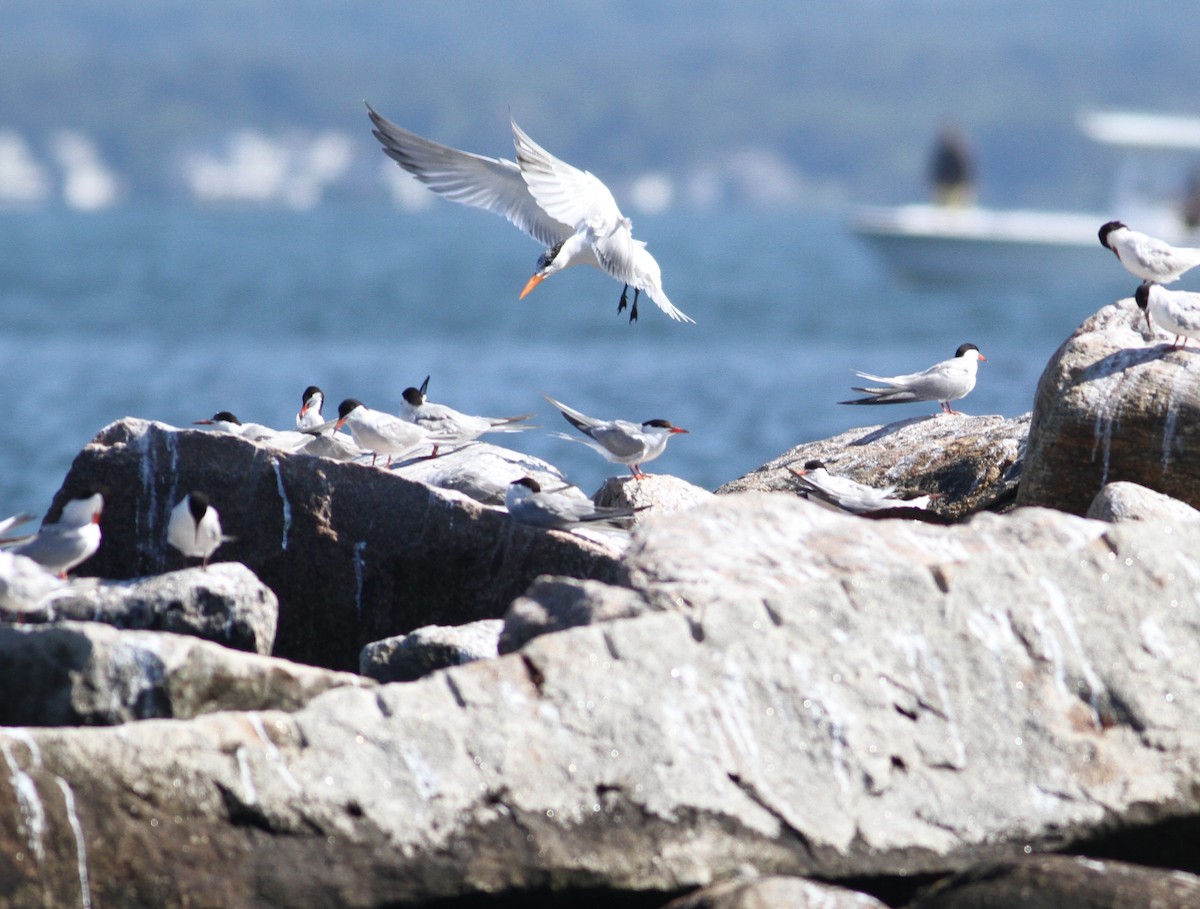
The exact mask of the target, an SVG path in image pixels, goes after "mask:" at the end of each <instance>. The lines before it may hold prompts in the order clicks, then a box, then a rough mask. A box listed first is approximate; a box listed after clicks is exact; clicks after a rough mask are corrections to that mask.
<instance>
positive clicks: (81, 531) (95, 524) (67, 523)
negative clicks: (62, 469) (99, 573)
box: [11, 492, 104, 578]
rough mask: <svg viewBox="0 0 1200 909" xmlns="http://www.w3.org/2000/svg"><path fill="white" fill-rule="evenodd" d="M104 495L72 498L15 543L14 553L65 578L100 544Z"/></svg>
mask: <svg viewBox="0 0 1200 909" xmlns="http://www.w3.org/2000/svg"><path fill="white" fill-rule="evenodd" d="M103 511H104V496H103V495H101V494H100V493H98V492H97V493H95V494H93V495H90V496H84V497H82V498H78V499H72V500H71V501H69V502H67V504H66V505H64V506H63V510H62V515H61V516H60V517H59V519H58V520H57V521H56V522H55V523H53V524H45V525H43V526H42V528H41V530H39V531H38V532H37V534H36V535H34V536H33V537H32V538H31V539H30V540H29V541H28V542H25V543H22V544H21V545H19V546H14V547H13V548H12V550H11V552H12V553H13V554H14V555H23V556H25V557H27V558H30V559H33V561H35V562H37V563H38V564H39V565H41V566H42V567H44V568H46V569H47V570H49V571H51V572H53V573H54V574H57V575H58V576H59V577H60V578H65V577H66V576H67V572H68V571H70V570H71V569H72V568H74V567H75V566H76V565H79V564H80V563H82V562H86V561H87V560H88V559H90V558H91V557H92V555H93V554H94V553H95V552H96V550H97V549H99V548H100V514H101V512H103Z"/></svg>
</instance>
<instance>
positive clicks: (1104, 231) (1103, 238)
mask: <svg viewBox="0 0 1200 909" xmlns="http://www.w3.org/2000/svg"><path fill="white" fill-rule="evenodd" d="M1124 226H1125V225H1124V224H1122V223H1121V222H1120V221H1106V222H1105V223H1104V224H1102V225H1100V245H1101V246H1104V247H1107V248H1108V249H1112V247H1111V246H1109V245H1108V235H1109V234H1111V233H1112V232H1113V231H1114V230H1119V229H1121V228H1122V227H1124Z"/></svg>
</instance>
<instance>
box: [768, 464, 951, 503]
mask: <svg viewBox="0 0 1200 909" xmlns="http://www.w3.org/2000/svg"><path fill="white" fill-rule="evenodd" d="M788 470H790V471H791V472H792V474H793V475H795V477H796V478H797V479H798V480H799V481H800V486H801V488H802V489H803V490H804V491H805V492H807V493H809V495H810V498H812V499H814V500H816V501H817V502H818V503H819V504H821V505H826V506H828V507H831V508H833V509H834V510H835V511H848V512H850V513H851V514H866V513H868V512H872V511H882V510H884V509H890V508H920V509H924V508H928V507H929V502H930V498H931V497H930V496H927V495H923V496H917V497H915V498H912V499H902V498H900V497H898V496H897V495H896V487H895V486H886V487H883V488H876V487H874V486H867V485H866V484H864V483H859V482H858V481H857V480H852V479H850V478H849V477H838V476H834V475H833V474H831V473H830V472H829V469H828V468H827V467H826V466H825V462H824V461H820V460H812V461H806V462H805V463H804V468H803V469H802V470H797V469H796V468H794V467H789V468H788Z"/></svg>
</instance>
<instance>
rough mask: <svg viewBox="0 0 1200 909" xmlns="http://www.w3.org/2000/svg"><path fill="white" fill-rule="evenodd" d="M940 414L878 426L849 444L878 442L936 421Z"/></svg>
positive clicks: (910, 418)
mask: <svg viewBox="0 0 1200 909" xmlns="http://www.w3.org/2000/svg"><path fill="white" fill-rule="evenodd" d="M940 416H941V414H936V413H931V414H928V415H926V416H923V417H909V418H908V419H907V420H897V421H896V422H895V423H888V424H887V425H886V426H880V427H879V428H878V429H876V430H874V431H872V432H869V433H867V434H866V435H865V436H863V437H862V438H859V439H855V440H854V441H853V442H851V443H850V444H851V445H870V444H872V443H873V442H878V441H879V440H880V439H886V438H887V437H888V436H890V435H892V434H893V433H897V432H899V431H900V430H902V429H906V428H907V427H909V426H916V425H917V424H919V423H924V422H926V421H928V420H936V419H937V418H938V417H940Z"/></svg>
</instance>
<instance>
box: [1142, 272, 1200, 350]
mask: <svg viewBox="0 0 1200 909" xmlns="http://www.w3.org/2000/svg"><path fill="white" fill-rule="evenodd" d="M1133 298H1134V300H1135V301H1137V305H1138V307H1139V308H1140V309H1141V310H1142V312H1144V313H1145V314H1146V327H1147V328H1151V324H1150V320H1151V319H1153V320H1154V321H1155V322H1157V323H1158V324H1159V325H1160V326H1161V327H1163V328H1164V329H1166V330H1167V331H1168V332H1170V333H1171V334H1173V335H1175V343H1174V344H1173V345H1172V346H1173V347H1187V339H1188V338H1200V293H1192V292H1190V291H1186V290H1167V289H1166V288H1165V287H1159V286H1158V285H1157V284H1153V283H1150V282H1146V283H1145V284H1141V285H1139V286H1138V289H1137V291H1136V292H1135V293H1134V295H1133ZM1180 338H1183V343H1182V344H1181V343H1180V342H1179V339H1180Z"/></svg>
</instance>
